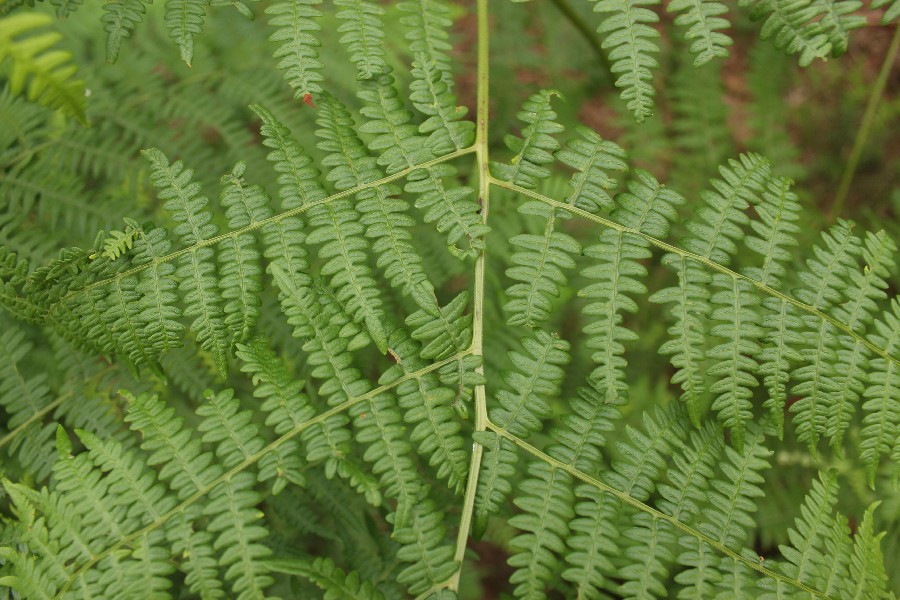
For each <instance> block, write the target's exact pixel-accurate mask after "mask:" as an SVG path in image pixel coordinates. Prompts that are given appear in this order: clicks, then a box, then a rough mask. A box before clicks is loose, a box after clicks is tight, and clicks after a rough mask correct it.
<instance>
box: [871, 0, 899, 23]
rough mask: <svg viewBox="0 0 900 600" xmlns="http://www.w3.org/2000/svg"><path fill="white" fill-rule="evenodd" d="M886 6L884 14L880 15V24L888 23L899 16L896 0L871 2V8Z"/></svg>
mask: <svg viewBox="0 0 900 600" xmlns="http://www.w3.org/2000/svg"><path fill="white" fill-rule="evenodd" d="M885 6H886V7H887V8H886V9H885V11H884V14H883V15H881V24H882V25H888V24H890V23H891V22H892V21H895V20H896V19H897V17H900V2H898V1H897V0H875V1H874V2H872V8H883V7H885Z"/></svg>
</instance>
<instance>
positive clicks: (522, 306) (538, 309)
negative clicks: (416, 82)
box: [493, 90, 581, 327]
mask: <svg viewBox="0 0 900 600" xmlns="http://www.w3.org/2000/svg"><path fill="white" fill-rule="evenodd" d="M554 95H557V93H556V92H554V91H552V90H545V91H542V92H541V93H540V94H534V95H533V96H531V98H529V99H528V100H527V101H526V102H525V104H524V105H523V106H522V110H521V111H520V112H519V113H518V117H519V118H520V119H521V120H522V121H524V122H525V123H528V126H527V127H526V128H525V129H524V130H523V131H522V134H523V135H524V136H525V137H524V139H519V138H516V137H513V136H507V138H506V143H507V146H508V147H509V148H510V150H513V151H514V152H518V154H517V155H516V156H515V157H514V158H513V160H512V165H502V164H495V165H493V168H494V171H495V172H496V173H497V174H498V176H499V177H500V178H502V179H505V180H507V181H510V182H511V183H515V184H517V185H522V186H523V187H527V188H534V187H535V186H536V185H537V181H538V179H545V178H547V177H548V176H549V175H550V171H549V170H548V169H547V168H546V167H545V166H544V165H547V164H549V163H552V162H553V154H554V153H555V152H556V151H557V150H559V149H560V146H559V142H557V141H556V139H554V138H553V137H552V134H554V133H559V132H561V131H562V130H563V128H562V127H561V126H560V125H559V124H557V123H556V122H555V119H556V112H555V111H554V110H553V108H552V107H551V105H550V101H551V99H552V98H553V96H554ZM518 211H519V213H521V214H523V215H534V216H537V217H541V218H542V219H543V220H545V221H546V224H545V226H544V232H543V234H542V235H534V234H520V235H517V236H515V237H513V238H512V239H511V240H510V243H511V244H512V245H513V246H514V247H515V248H516V249H515V250H514V251H513V254H512V256H511V257H510V262H511V263H512V265H513V266H511V267H510V268H509V269H507V270H506V275H507V277H509V278H510V279H513V280H515V281H519V282H521V283H515V284H513V285H511V286H510V287H509V288H507V290H506V293H507V295H508V296H509V297H510V298H511V300H510V301H509V302H508V303H507V304H506V306H505V307H504V309H505V310H506V312H507V313H508V314H509V318H508V320H507V322H508V323H509V324H510V325H527V326H529V327H534V326H535V325H539V324H541V323H542V322H544V321H546V320H547V318H548V317H549V316H550V312H551V309H552V306H553V305H552V298H554V297H556V296H559V291H560V288H561V287H564V286H565V285H566V282H567V279H566V275H565V273H564V270H570V269H572V268H574V267H575V261H574V259H573V258H572V256H573V255H578V254H580V253H581V245H580V244H579V243H578V242H576V241H575V239H574V238H573V237H572V236H570V235H568V234H566V233H563V232H561V231H557V230H556V219H557V216H561V217H563V218H567V217H569V216H570V215H568V214H565V215H563V214H560V215H558V214H557V211H556V210H555V209H554V208H552V207H549V206H547V205H546V204H543V203H541V202H537V201H532V200H529V201H527V202H525V203H524V204H522V205H520V206H519V208H518Z"/></svg>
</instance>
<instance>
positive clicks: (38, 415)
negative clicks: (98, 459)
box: [0, 392, 72, 448]
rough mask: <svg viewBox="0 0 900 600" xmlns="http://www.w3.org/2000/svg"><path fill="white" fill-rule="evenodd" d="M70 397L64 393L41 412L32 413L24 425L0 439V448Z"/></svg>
mask: <svg viewBox="0 0 900 600" xmlns="http://www.w3.org/2000/svg"><path fill="white" fill-rule="evenodd" d="M71 395H72V394H71V393H70V392H66V393H65V394H62V395H61V396H60V397H59V398H57V399H56V400H54V401H53V402H51V403H50V404H48V405H47V406H45V407H44V408H42V409H41V410H39V411H37V412H36V413H34V414H33V415H31V416H30V417H28V419H27V420H25V422H24V423H22V424H20V425H19V426H18V427H16V428H15V429H13V430H12V431H10V432H9V433H7V434H6V435H4V436H3V437H2V438H0V448H2V447H3V446H5V445H6V444H8V443H10V442H11V441H12V440H13V439H14V438H15V437H16V436H17V435H18V434H20V433H22V432H23V431H25V430H26V429H28V427H30V426H31V425H32V424H33V423H36V422H38V421H40V420H42V419H43V418H44V417H45V416H46V415H47V414H48V413H50V412H52V411H53V409H55V408H56V407H57V406H59V405H60V404H62V403H63V402H65V400H66V398H68V397H69V396H71Z"/></svg>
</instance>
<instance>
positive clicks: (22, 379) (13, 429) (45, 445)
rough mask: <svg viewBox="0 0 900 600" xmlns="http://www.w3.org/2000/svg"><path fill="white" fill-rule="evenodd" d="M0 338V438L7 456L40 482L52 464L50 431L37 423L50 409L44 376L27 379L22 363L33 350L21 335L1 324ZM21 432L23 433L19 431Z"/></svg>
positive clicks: (6, 324)
mask: <svg viewBox="0 0 900 600" xmlns="http://www.w3.org/2000/svg"><path fill="white" fill-rule="evenodd" d="M3 325H4V331H3V333H2V334H0V407H2V408H3V411H4V412H5V413H6V415H7V416H8V419H7V421H6V424H5V426H4V429H6V433H5V435H4V436H3V437H2V438H0V439H2V444H0V446H2V445H5V444H6V443H9V448H8V450H7V451H8V452H9V453H10V455H16V456H17V457H18V459H19V461H20V463H21V465H22V468H23V469H24V470H25V472H26V473H30V474H31V475H32V476H33V477H34V479H35V480H36V481H44V480H45V479H46V478H47V476H48V475H50V470H51V467H52V464H53V461H52V458H53V445H52V443H51V441H50V440H51V439H52V438H53V430H54V427H53V426H52V425H51V424H44V423H42V420H41V419H40V417H41V416H43V414H44V413H45V412H46V409H47V407H48V406H52V405H51V402H52V399H51V396H50V388H49V386H48V385H47V375H46V374H39V375H36V376H34V377H30V378H29V377H27V376H26V373H25V372H23V369H22V360H23V359H24V358H25V357H26V356H27V355H28V353H29V352H30V351H31V350H32V348H33V347H34V346H33V344H31V343H30V342H28V341H26V339H25V333H24V332H23V331H22V330H20V329H19V328H18V327H16V326H14V325H9V324H8V323H7V322H6V321H5V320H4V321H3ZM21 428H24V429H21Z"/></svg>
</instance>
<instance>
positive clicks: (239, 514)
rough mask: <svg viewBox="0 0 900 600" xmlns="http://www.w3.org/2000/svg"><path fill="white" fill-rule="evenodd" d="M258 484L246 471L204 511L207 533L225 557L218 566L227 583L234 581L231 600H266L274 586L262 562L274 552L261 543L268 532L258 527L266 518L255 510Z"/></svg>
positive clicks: (218, 490)
mask: <svg viewBox="0 0 900 600" xmlns="http://www.w3.org/2000/svg"><path fill="white" fill-rule="evenodd" d="M255 482H256V477H254V476H253V474H252V473H249V472H247V471H244V472H241V473H238V474H237V475H235V476H234V477H232V478H229V479H227V480H225V481H224V482H223V483H221V484H219V485H218V486H216V487H215V488H214V489H213V490H212V492H210V495H209V502H208V503H207V505H206V508H205V510H204V513H205V514H206V516H207V517H208V518H209V519H210V520H209V524H208V525H207V529H208V530H209V531H210V532H211V533H213V535H214V536H215V542H214V543H213V548H215V549H216V550H218V551H220V552H221V553H222V554H221V556H220V557H219V566H221V567H223V568H224V569H225V579H226V580H233V581H232V584H231V589H232V592H233V595H232V597H234V598H238V600H263V598H267V597H269V596H268V595H267V594H266V592H265V589H266V588H267V587H269V586H270V585H271V584H272V583H273V582H274V579H273V578H272V576H271V575H269V574H268V569H267V568H266V566H265V564H264V562H263V561H264V560H265V559H266V558H268V557H269V556H270V555H271V550H270V549H269V547H268V546H266V545H264V544H262V543H260V542H261V540H263V539H264V538H265V537H267V536H268V531H267V530H266V528H265V527H263V526H261V525H259V524H257V522H258V521H259V520H260V519H261V518H262V516H263V515H262V513H260V512H259V510H257V509H256V505H257V504H259V502H260V501H261V500H262V496H261V494H259V492H257V491H256V490H254V489H253V485H254V483H255Z"/></svg>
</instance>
